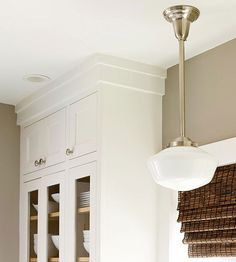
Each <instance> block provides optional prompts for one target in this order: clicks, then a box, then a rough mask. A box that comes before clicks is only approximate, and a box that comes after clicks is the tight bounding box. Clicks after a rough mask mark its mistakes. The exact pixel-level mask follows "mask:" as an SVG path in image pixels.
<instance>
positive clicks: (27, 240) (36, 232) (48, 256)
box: [20, 172, 65, 262]
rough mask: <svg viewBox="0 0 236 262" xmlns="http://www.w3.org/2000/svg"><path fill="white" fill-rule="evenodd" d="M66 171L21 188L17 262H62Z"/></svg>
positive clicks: (63, 259) (63, 257) (63, 260)
mask: <svg viewBox="0 0 236 262" xmlns="http://www.w3.org/2000/svg"><path fill="white" fill-rule="evenodd" d="M64 180H65V172H58V173H55V174H50V175H48V176H45V177H43V178H40V179H36V180H34V181H32V182H27V183H25V184H23V186H22V189H21V190H22V194H21V196H22V198H23V199H21V203H22V204H21V221H20V223H21V226H20V229H21V230H22V231H21V241H20V258H21V260H20V262H65V255H64V251H65V248H64V236H65V212H64V208H65V183H64Z"/></svg>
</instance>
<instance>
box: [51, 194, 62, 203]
mask: <svg viewBox="0 0 236 262" xmlns="http://www.w3.org/2000/svg"><path fill="white" fill-rule="evenodd" d="M51 197H52V199H53V200H54V201H56V202H57V203H60V193H55V194H51Z"/></svg>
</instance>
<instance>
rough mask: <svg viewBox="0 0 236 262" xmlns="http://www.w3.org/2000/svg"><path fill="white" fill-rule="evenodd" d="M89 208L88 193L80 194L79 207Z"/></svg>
mask: <svg viewBox="0 0 236 262" xmlns="http://www.w3.org/2000/svg"><path fill="white" fill-rule="evenodd" d="M89 206H90V191H87V192H82V193H80V207H89Z"/></svg>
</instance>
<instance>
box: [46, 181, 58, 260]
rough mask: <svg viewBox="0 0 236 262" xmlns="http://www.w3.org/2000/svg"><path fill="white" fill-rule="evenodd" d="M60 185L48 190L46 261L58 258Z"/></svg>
mask: <svg viewBox="0 0 236 262" xmlns="http://www.w3.org/2000/svg"><path fill="white" fill-rule="evenodd" d="M59 202H60V185H54V186H50V187H49V188H48V259H49V261H58V259H56V258H59V239H60V237H59V235H60V231H59V228H60V227H59V225H60V210H59V208H60V205H59Z"/></svg>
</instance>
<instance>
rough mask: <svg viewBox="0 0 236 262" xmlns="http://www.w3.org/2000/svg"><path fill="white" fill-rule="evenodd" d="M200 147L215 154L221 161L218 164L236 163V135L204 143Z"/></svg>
mask: <svg viewBox="0 0 236 262" xmlns="http://www.w3.org/2000/svg"><path fill="white" fill-rule="evenodd" d="M200 148H202V149H203V150H205V151H206V152H208V153H209V154H211V155H213V156H214V157H215V158H216V159H217V160H218V161H219V162H218V166H225V165H230V164H233V163H236V137H233V138H229V139H225V140H221V141H218V142H215V143H211V144H207V145H203V146H201V147H200Z"/></svg>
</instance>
